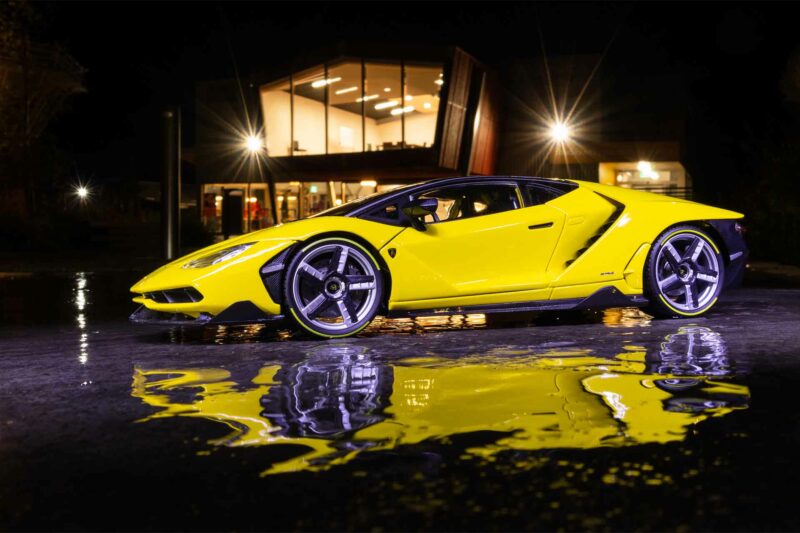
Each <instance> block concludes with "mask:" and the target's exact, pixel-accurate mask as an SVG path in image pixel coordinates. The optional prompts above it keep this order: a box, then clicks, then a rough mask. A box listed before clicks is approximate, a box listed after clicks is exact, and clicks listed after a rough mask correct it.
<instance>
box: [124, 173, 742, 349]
mask: <svg viewBox="0 0 800 533" xmlns="http://www.w3.org/2000/svg"><path fill="white" fill-rule="evenodd" d="M742 218H743V215H742V214H740V213H736V212H733V211H728V210H725V209H719V208H716V207H710V206H706V205H702V204H698V203H695V202H690V201H686V200H680V199H676V198H671V197H667V196H661V195H656V194H650V193H646V192H641V191H633V190H630V189H622V188H617V187H611V186H607V185H600V184H597V183H589V182H580V181H568V180H556V179H543V178H526V177H465V178H445V179H438V180H432V181H428V182H425V183H419V184H414V185H408V186H404V187H400V188H397V189H394V190H392V191H389V192H384V193H380V194H376V195H373V196H370V197H368V198H365V199H362V200H358V201H354V202H351V203H349V204H345V205H342V206H338V207H334V208H332V209H329V210H327V211H323V212H321V213H319V214H317V215H314V216H312V217H309V218H306V219H302V220H297V221H295V222H291V223H288V224H282V225H279V226H276V227H273V228H269V229H264V230H260V231H256V232H253V233H248V234H246V235H242V236H240V237H236V238H233V239H230V240H227V241H225V242H221V243H219V244H215V245H213V246H210V247H208V248H205V249H202V250H200V251H197V252H195V253H193V254H190V255H188V256H186V257H183V258H181V259H178V260H177V261H173V262H172V263H169V264H167V265H165V266H163V267H161V268H160V269H158V270H156V271H155V272H153V273H151V274H149V275H148V276H145V277H144V278H143V279H142V280H141V281H139V282H138V283H136V284H135V285H134V286H133V287H131V291H132V292H134V293H135V297H134V299H133V300H134V301H135V302H138V303H140V304H142V305H141V307H140V308H139V309H138V310H137V311H136V312H134V313H133V315H131V319H132V320H133V321H134V322H153V321H165V322H167V323H172V324H232V323H249V322H268V321H271V320H276V319H284V318H289V319H291V320H292V321H294V322H295V323H296V324H298V325H299V326H302V327H303V328H305V329H306V330H308V331H310V332H311V333H313V334H315V335H318V336H320V337H327V338H331V337H344V336H348V335H352V334H354V333H357V332H358V331H360V330H362V329H363V328H365V327H366V326H367V325H368V324H369V323H370V321H372V319H373V318H375V316H376V315H378V314H384V315H387V316H415V315H416V316H418V315H435V314H454V313H498V312H507V311H539V310H562V309H583V308H602V307H618V306H639V307H646V309H647V310H648V312H650V313H651V314H653V315H656V316H678V317H681V316H682V317H686V316H696V315H700V314H702V313H705V312H706V311H708V310H709V309H710V308H711V307H712V306H713V305H714V303H715V302H716V301H717V298H718V296H719V294H720V291H722V289H723V288H724V287H726V286H729V285H731V284H733V283H735V282H737V281H738V280H740V279H741V275H742V273H743V271H744V264H745V259H746V255H747V248H746V246H745V242H744V238H743V235H742V232H743V229H742V226H741V225H740V223H739V221H740V220H741V219H742Z"/></svg>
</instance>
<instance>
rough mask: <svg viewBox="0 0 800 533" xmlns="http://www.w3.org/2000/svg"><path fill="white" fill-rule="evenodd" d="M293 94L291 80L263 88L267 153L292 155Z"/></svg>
mask: <svg viewBox="0 0 800 533" xmlns="http://www.w3.org/2000/svg"><path fill="white" fill-rule="evenodd" d="M291 99H292V95H291V84H290V83H289V80H288V79H286V80H282V81H279V82H277V83H272V84H270V85H267V86H265V87H263V88H262V89H261V107H262V109H263V110H264V136H265V140H266V148H267V155H269V156H272V157H280V156H287V155H292V102H291Z"/></svg>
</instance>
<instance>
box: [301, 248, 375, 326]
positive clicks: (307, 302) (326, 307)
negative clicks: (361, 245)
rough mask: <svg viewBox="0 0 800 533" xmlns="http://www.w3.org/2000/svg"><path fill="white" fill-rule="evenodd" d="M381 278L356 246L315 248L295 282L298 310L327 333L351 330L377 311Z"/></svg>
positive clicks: (368, 259) (306, 256) (302, 263)
mask: <svg viewBox="0 0 800 533" xmlns="http://www.w3.org/2000/svg"><path fill="white" fill-rule="evenodd" d="M378 275H379V274H378V272H377V269H376V268H375V265H374V263H373V262H372V261H371V260H370V258H369V257H367V256H366V254H364V252H362V251H361V250H360V249H358V248H356V247H355V246H348V245H346V244H338V243H336V244H333V243H331V244H326V245H323V246H320V247H318V248H314V249H312V250H311V251H309V252H308V254H307V255H305V256H304V257H303V258H302V260H301V261H300V263H299V264H298V265H297V268H296V269H295V273H294V278H293V279H292V290H293V291H294V294H295V295H296V298H297V303H298V304H299V305H298V309H297V310H298V312H299V313H300V314H301V315H302V316H303V318H304V319H306V320H307V321H308V322H309V323H311V324H313V325H314V326H315V327H318V328H320V329H321V330H323V331H326V330H327V331H341V330H345V329H349V328H351V327H352V326H353V325H356V324H358V323H359V322H361V321H362V320H364V319H365V318H367V317H368V315H369V311H370V309H372V308H373V305H374V304H375V298H376V297H377V293H378V290H377V282H376V278H377V276H378ZM370 318H371V317H370Z"/></svg>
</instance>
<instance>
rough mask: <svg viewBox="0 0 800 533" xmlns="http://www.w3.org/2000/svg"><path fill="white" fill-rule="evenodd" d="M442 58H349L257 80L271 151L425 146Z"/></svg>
mask: <svg viewBox="0 0 800 533" xmlns="http://www.w3.org/2000/svg"><path fill="white" fill-rule="evenodd" d="M443 84H444V72H443V68H442V65H441V64H428V65H425V64H413V63H406V64H403V63H400V62H395V63H390V62H371V61H366V62H365V61H362V60H360V59H349V60H344V61H338V62H336V63H330V64H325V65H321V66H318V67H315V68H312V69H309V70H306V71H303V72H299V73H295V74H292V75H291V76H290V77H289V79H288V80H281V81H278V82H275V83H271V84H268V85H264V86H262V87H261V105H262V108H263V109H262V111H263V117H264V132H265V138H266V147H267V155H268V156H270V157H285V156H305V155H321V154H342V153H356V152H374V151H384V150H399V149H410V148H430V147H431V146H433V144H434V140H435V136H436V119H437V117H438V112H439V101H440V90H441V87H442V85H443Z"/></svg>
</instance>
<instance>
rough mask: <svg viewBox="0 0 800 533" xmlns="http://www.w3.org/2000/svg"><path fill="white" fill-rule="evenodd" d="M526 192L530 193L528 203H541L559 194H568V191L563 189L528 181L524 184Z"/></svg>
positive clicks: (531, 204) (529, 204) (553, 198)
mask: <svg viewBox="0 0 800 533" xmlns="http://www.w3.org/2000/svg"><path fill="white" fill-rule="evenodd" d="M523 188H524V190H525V193H526V194H527V195H528V200H527V205H528V206H533V205H541V204H544V203H547V202H549V201H550V200H555V199H556V198H558V197H559V196H562V195H564V194H566V193H567V192H568V191H562V190H558V189H554V188H552V187H548V186H545V185H538V184H534V183H526V184H525V185H523Z"/></svg>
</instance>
